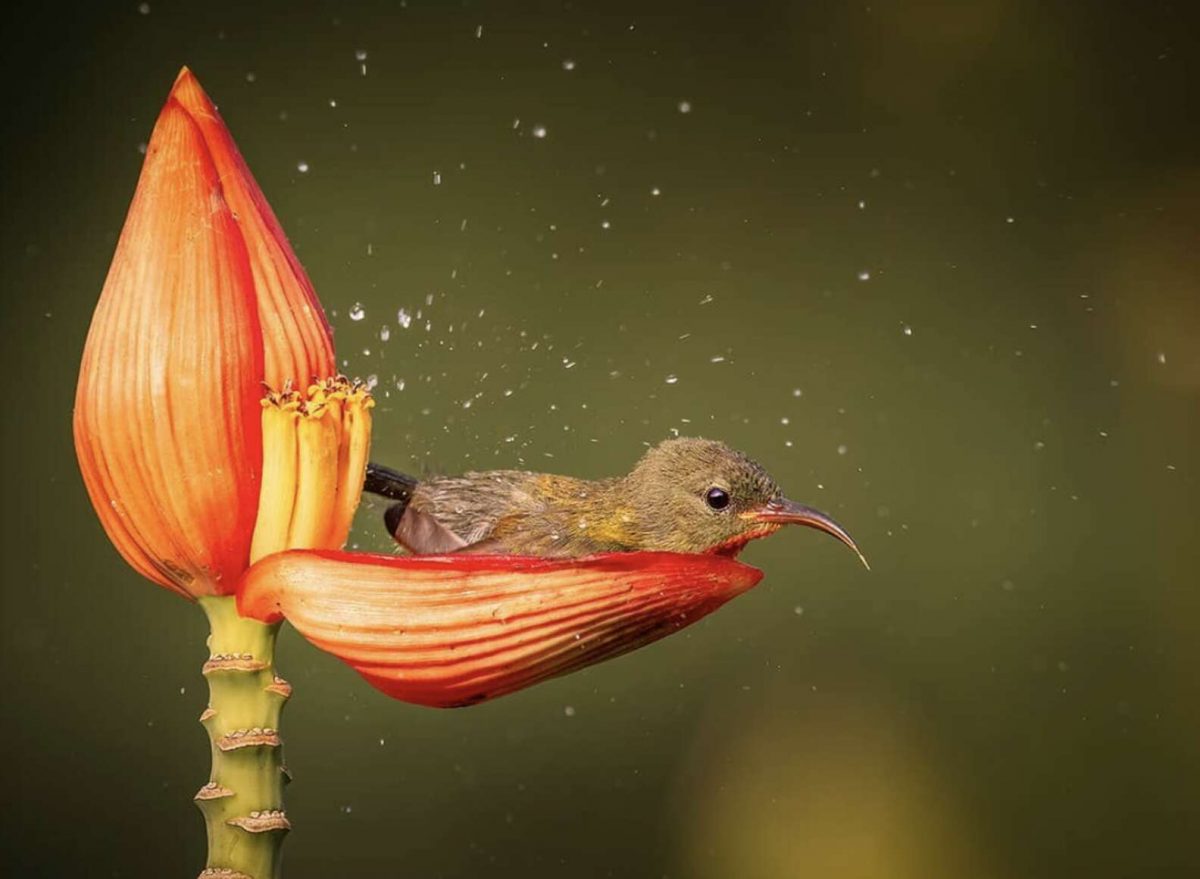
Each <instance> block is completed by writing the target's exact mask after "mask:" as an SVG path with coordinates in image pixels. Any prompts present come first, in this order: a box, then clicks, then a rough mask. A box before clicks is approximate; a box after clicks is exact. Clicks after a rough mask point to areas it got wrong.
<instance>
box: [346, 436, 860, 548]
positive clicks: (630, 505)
mask: <svg viewBox="0 0 1200 879" xmlns="http://www.w3.org/2000/svg"><path fill="white" fill-rule="evenodd" d="M364 488H365V490H366V491H368V492H370V493H372V494H377V495H380V496H382V497H386V498H389V499H391V500H393V501H395V503H393V504H392V505H391V506H389V507H388V508H387V510H386V511H385V513H384V517H383V518H384V524H385V525H386V526H387V529H388V532H389V533H390V534H391V535H392V536H393V537H394V538H395V539H396V541H397V542H398V543H399V544H401V545H402V546H403V547H404V548H405V549H407V550H408V551H409V552H412V553H416V554H422V555H424V554H431V553H481V554H482V553H489V554H498V555H524V556H543V557H553V558H573V557H579V556H587V555H594V554H596V553H605V552H638V551H642V550H649V551H660V552H680V553H719V554H722V555H728V556H734V555H737V553H739V552H740V551H741V550H742V549H743V548H744V547H745V546H746V544H747V543H749V542H750V541H751V540H755V539H757V538H759V537H766V536H767V535H769V534H774V533H775V532H776V531H778V530H779V529H780V528H781V527H783V526H784V525H788V524H794V525H806V526H808V527H809V528H816V529H817V530H818V531H824V532H825V533H826V534H831V535H833V536H834V537H836V538H837V539H838V540H840V541H841V542H842V543H844V544H846V546H848V547H850V548H851V549H852V550H854V552H855V553H857V554H858V557H859V559H861V560H862V563H863V564H864V565H867V560H866V558H865V557H864V556H863V554H862V552H861V551H859V548H858V546H857V545H856V544H855V542H854V540H853V539H852V538H851V537H850V535H849V534H847V533H846V531H845V529H844V528H842V526H841V525H839V524H838V523H837V522H835V521H833V519H831V518H830V517H829V516H827V515H825V514H824V513H822V512H820V511H819V510H814V509H813V508H812V507H806V506H804V505H803V504H798V503H796V502H795V501H790V500H788V499H787V498H785V497H784V496H783V493H782V492H781V491H780V489H779V486H778V485H777V484H776V483H775V480H774V479H772V478H771V476H770V474H768V473H767V471H766V470H764V469H763V468H762V467H761V466H759V465H758V464H757V463H755V462H754V461H752V460H751V459H750V458H748V457H747V456H746V455H744V454H742V453H741V452H738V451H736V450H734V449H731V448H730V447H729V446H727V445H725V444H724V443H721V442H715V441H713V440H706V439H689V438H679V439H669V440H666V441H664V442H661V443H659V444H658V445H656V446H654V447H653V448H651V449H649V450H648V451H647V452H646V453H645V454H644V455H643V456H642V458H641V460H639V461H638V462H637V464H636V465H635V466H634V468H633V470H631V471H630V472H629V473H628V474H627V475H625V476H621V477H618V478H614V479H600V480H588V479H576V478H574V477H570V476H554V475H551V474H546V473H530V472H527V471H524V470H489V471H485V472H480V473H465V474H463V475H462V476H432V477H429V478H426V479H417V478H416V477H413V476H408V475H407V474H404V473H398V472H397V471H395V470H392V469H390V468H388V467H384V466H382V465H379V464H374V463H371V464H369V465H368V466H367V476H366V484H365V486H364ZM867 567H868V569H869V568H870V566H869V565H867Z"/></svg>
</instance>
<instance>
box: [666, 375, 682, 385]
mask: <svg viewBox="0 0 1200 879" xmlns="http://www.w3.org/2000/svg"><path fill="white" fill-rule="evenodd" d="M678 381H679V376H677V375H669V376H667V384H669V385H673V384H675V383H676V382H678Z"/></svg>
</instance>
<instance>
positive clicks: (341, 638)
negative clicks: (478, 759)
mask: <svg viewBox="0 0 1200 879" xmlns="http://www.w3.org/2000/svg"><path fill="white" fill-rule="evenodd" d="M761 578H762V572H761V571H759V570H758V569H756V568H752V567H749V566H748V565H743V564H741V563H740V562H736V561H734V560H733V559H729V558H725V557H721V556H711V555H705V556H701V555H679V554H676V553H613V554H608V555H597V556H591V557H588V558H582V559H539V558H529V557H517V556H455V555H452V556H404V557H396V556H375V555H362V554H355V553H337V552H305V551H297V552H288V553H282V554H279V555H274V556H269V557H268V558H265V559H263V560H262V561H260V562H259V563H258V564H256V565H254V566H253V567H252V568H251V569H250V570H249V571H248V572H247V573H246V577H245V579H244V580H243V582H242V585H241V587H240V589H239V592H238V609H239V610H240V611H241V613H242V614H243V615H244V616H251V617H255V618H257V619H260V620H263V621H264V622H276V621H278V620H279V619H280V618H283V617H286V618H287V620H288V621H289V622H291V624H292V625H293V626H295V627H296V629H297V630H299V632H300V633H301V634H302V635H304V637H305V638H307V639H308V640H309V641H311V642H312V643H313V644H315V645H316V646H317V647H320V648H321V649H322V650H326V651H328V652H330V653H332V654H333V655H334V656H337V657H338V658H339V659H341V660H343V661H344V662H346V663H347V664H349V665H350V666H351V667H352V668H354V669H355V670H356V671H357V672H358V673H359V674H361V675H362V676H363V677H364V678H366V680H367V681H368V682H369V683H370V684H371V685H373V686H375V687H377V688H378V689H380V690H382V691H383V692H384V693H387V694H388V695H389V696H392V697H394V698H396V699H402V700H404V701H405V702H415V703H417V704H419V705H432V706H437V707H451V706H456V705H469V704H473V703H475V702H480V701H482V700H484V699H490V698H494V697H496V696H500V695H503V694H505V693H511V692H513V691H515V690H520V689H522V688H524V687H528V686H530V685H531V684H535V683H537V682H539V681H543V680H546V679H547V678H551V677H554V676H556V675H561V674H565V673H566V672H569V671H574V670H575V669H579V668H583V667H584V666H587V665H591V664H592V663H595V662H599V661H600V660H603V659H608V658H610V657H613V656H617V655H619V654H622V653H626V652H628V651H630V650H633V649H635V648H637V647H641V646H642V645H644V644H648V643H650V642H651V641H655V640H657V639H658V638H661V637H663V636H664V635H668V634H670V633H671V632H674V631H677V630H679V629H681V628H683V627H684V626H687V625H689V624H691V623H694V622H695V621H696V620H698V619H700V618H701V617H703V616H705V615H706V614H708V613H711V612H712V611H714V610H716V609H717V608H718V607H720V606H721V605H722V604H724V603H725V602H726V601H728V600H729V599H731V598H733V597H734V596H735V595H739V594H741V593H742V592H745V591H746V590H747V589H749V588H750V587H752V586H753V585H754V584H756V583H757V582H758V581H759V580H760V579H761Z"/></svg>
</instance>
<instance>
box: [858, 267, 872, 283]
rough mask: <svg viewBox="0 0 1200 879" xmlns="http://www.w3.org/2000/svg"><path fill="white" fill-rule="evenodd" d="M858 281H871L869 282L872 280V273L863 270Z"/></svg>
mask: <svg viewBox="0 0 1200 879" xmlns="http://www.w3.org/2000/svg"><path fill="white" fill-rule="evenodd" d="M858 279H859V280H860V281H869V280H871V273H870V272H868V271H867V270H866V269H863V270H862V271H861V272H859V273H858Z"/></svg>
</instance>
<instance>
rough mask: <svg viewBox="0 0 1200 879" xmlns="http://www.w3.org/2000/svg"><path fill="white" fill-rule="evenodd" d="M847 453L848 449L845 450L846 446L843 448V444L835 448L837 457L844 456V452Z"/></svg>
mask: <svg viewBox="0 0 1200 879" xmlns="http://www.w3.org/2000/svg"><path fill="white" fill-rule="evenodd" d="M848 451H849V449H847V448H846V446H845V445H844V444H843V445H840V446H838V447H837V453H838V454H839V455H844V454H846V452H848Z"/></svg>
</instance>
